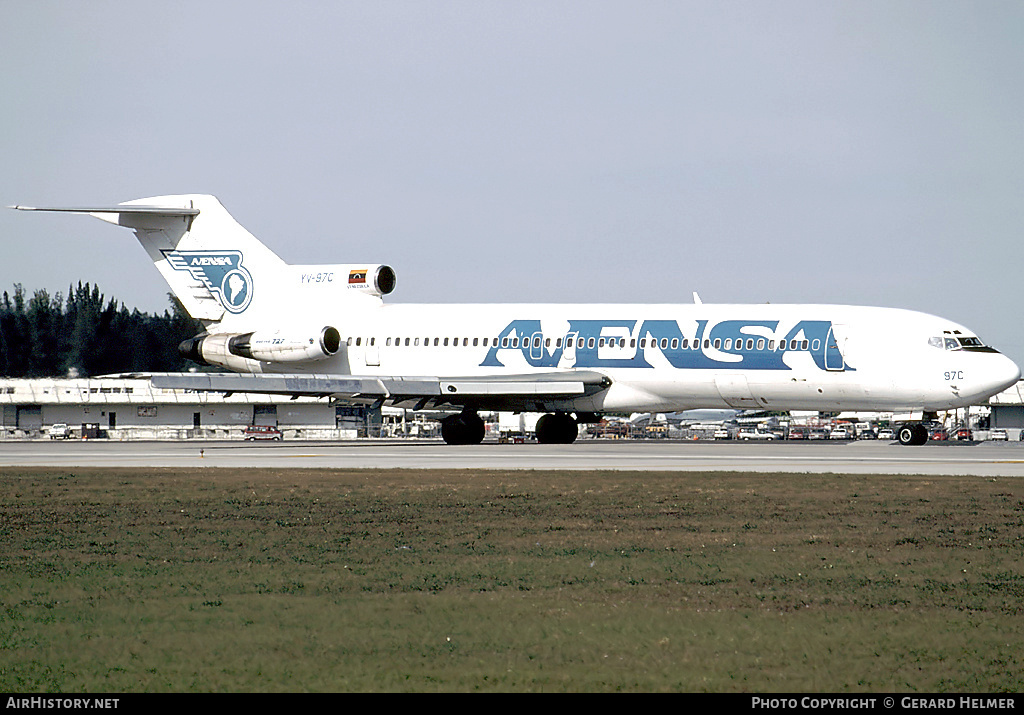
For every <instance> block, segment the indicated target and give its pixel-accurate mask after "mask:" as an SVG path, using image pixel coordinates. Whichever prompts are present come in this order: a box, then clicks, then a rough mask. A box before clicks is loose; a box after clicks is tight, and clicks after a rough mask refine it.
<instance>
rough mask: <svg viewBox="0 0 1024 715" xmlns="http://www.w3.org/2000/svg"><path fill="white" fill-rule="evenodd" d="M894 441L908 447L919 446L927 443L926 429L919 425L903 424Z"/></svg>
mask: <svg viewBox="0 0 1024 715" xmlns="http://www.w3.org/2000/svg"><path fill="white" fill-rule="evenodd" d="M896 439H898V440H899V442H900V444H902V445H904V446H908V447H915V446H920V445H922V444H927V443H928V429H927V428H926V427H925V426H924V425H923V424H921V423H919V422H918V423H912V424H905V425H902V426H900V429H899V431H898V432H896Z"/></svg>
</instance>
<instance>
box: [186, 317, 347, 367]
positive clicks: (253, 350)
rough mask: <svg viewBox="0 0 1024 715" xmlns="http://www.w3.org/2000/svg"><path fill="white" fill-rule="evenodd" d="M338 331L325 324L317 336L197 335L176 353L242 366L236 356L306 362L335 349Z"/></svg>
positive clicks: (202, 359)
mask: <svg viewBox="0 0 1024 715" xmlns="http://www.w3.org/2000/svg"><path fill="white" fill-rule="evenodd" d="M340 347H341V333H339V332H338V329H337V328H333V327H331V326H327V327H325V328H324V329H323V330H321V331H320V334H319V335H316V334H312V335H301V336H300V335H287V334H283V333H280V332H273V333H270V332H259V331H256V332H253V333H240V334H239V333H224V334H218V335H200V336H196V337H194V338H191V339H189V340H186V341H184V342H183V343H181V345H179V346H178V352H180V353H181V354H182V355H183V356H184V357H186V358H188V359H189V360H192V361H194V362H198V363H206V364H209V365H222V366H224V367H228V368H232V369H240V368H241V369H243V370H244V369H245V368H246V365H245V363H244V362H243V361H242V360H239V358H245V359H246V360H256V361H259V362H286V363H291V362H309V361H312V360H323V359H324V358H328V357H330V356H331V355H334V354H335V353H336V352H338V349H339V348H340Z"/></svg>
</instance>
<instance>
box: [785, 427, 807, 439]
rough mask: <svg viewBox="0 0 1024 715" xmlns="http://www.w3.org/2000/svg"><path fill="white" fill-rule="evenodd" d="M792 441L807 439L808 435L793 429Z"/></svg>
mask: <svg viewBox="0 0 1024 715" xmlns="http://www.w3.org/2000/svg"><path fill="white" fill-rule="evenodd" d="M789 438H790V439H807V433H806V432H804V431H803V430H802V429H791V430H790V431H789Z"/></svg>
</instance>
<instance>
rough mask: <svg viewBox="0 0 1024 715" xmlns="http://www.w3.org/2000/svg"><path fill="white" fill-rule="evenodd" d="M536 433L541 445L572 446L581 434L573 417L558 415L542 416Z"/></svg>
mask: <svg viewBox="0 0 1024 715" xmlns="http://www.w3.org/2000/svg"><path fill="white" fill-rule="evenodd" d="M535 431H536V435H537V441H538V442H539V443H541V444H572V443H573V442H575V441H576V436H577V435H578V434H579V426H578V425H577V424H576V420H575V419H573V417H572V415H567V414H565V413H558V414H553V415H542V416H541V418H540V419H539V420H537V427H536V430H535Z"/></svg>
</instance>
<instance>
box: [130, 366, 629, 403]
mask: <svg viewBox="0 0 1024 715" xmlns="http://www.w3.org/2000/svg"><path fill="white" fill-rule="evenodd" d="M148 377H149V379H150V382H151V383H152V385H153V386H154V387H159V388H162V389H174V390H195V391H198V392H223V393H235V392H253V393H261V394H271V395H295V396H300V395H301V396H316V397H327V396H330V397H337V398H343V399H344V398H347V399H351V400H354V401H360V402H367V401H369V402H380V403H381V404H383V403H385V402H387V403H390V404H399V403H403V402H413V403H415V409H423V408H424V407H427V406H432V407H437V406H440V405H445V404H449V405H458V406H467V405H468V406H472V407H479V408H481V409H489V410H500V409H509V410H520V409H536V408H537V407H539V406H541V405H543V404H544V403H546V402H549V401H552V400H560V399H571V398H573V397H584V396H587V395H592V394H594V393H596V392H599V391H601V390H604V389H606V388H607V387H608V386H609V385H611V380H610V379H609V378H608V377H607V376H606V375H603V374H601V373H598V372H592V371H584V370H573V371H564V372H547V373H534V374H525V375H474V376H469V377H389V376H377V375H308V374H269V373H262V374H255V375H250V374H239V373H219V372H218V373H211V372H195V373H151V374H149V375H148Z"/></svg>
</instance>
